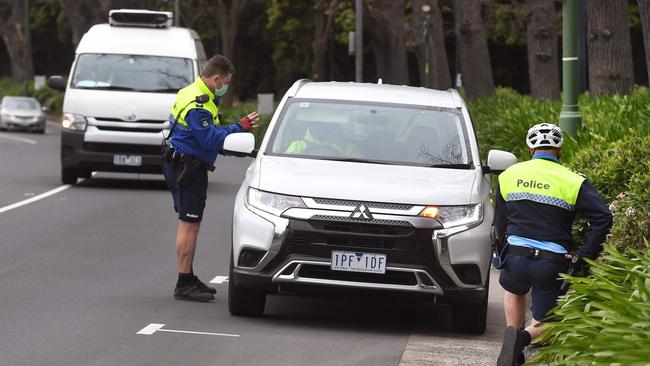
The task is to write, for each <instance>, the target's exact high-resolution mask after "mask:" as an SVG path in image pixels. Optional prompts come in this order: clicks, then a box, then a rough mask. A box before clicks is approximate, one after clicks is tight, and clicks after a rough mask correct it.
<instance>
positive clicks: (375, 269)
mask: <svg viewBox="0 0 650 366" xmlns="http://www.w3.org/2000/svg"><path fill="white" fill-rule="evenodd" d="M330 268H331V269H332V270H333V271H347V272H364V273H381V274H383V273H386V254H377V253H362V252H344V251H338V250H335V251H332V264H331V266H330Z"/></svg>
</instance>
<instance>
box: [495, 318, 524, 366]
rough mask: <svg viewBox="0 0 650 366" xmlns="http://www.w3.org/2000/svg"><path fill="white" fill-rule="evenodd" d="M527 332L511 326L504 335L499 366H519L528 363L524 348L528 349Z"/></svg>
mask: <svg viewBox="0 0 650 366" xmlns="http://www.w3.org/2000/svg"><path fill="white" fill-rule="evenodd" d="M525 332H526V331H525V330H521V329H517V328H516V327H513V326H509V327H507V328H506V331H505V333H504V334H503V345H502V346H501V353H499V359H498V360H497V366H519V365H523V364H524V362H525V361H526V359H525V357H524V347H526V344H525V343H526V340H525V339H526V335H525V334H524V333H525Z"/></svg>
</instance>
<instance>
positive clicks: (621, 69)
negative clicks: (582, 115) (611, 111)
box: [587, 0, 634, 95]
mask: <svg viewBox="0 0 650 366" xmlns="http://www.w3.org/2000/svg"><path fill="white" fill-rule="evenodd" d="M628 18H629V14H628V1H627V0H589V1H587V52H588V55H589V93H591V94H592V95H613V94H626V93H629V92H630V91H632V86H633V82H634V80H633V78H634V76H633V69H632V43H631V40H630V25H629V19H628Z"/></svg>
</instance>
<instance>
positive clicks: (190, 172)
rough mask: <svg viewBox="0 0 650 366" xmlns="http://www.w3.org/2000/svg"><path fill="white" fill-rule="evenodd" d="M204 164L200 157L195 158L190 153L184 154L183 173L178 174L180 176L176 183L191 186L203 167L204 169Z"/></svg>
mask: <svg viewBox="0 0 650 366" xmlns="http://www.w3.org/2000/svg"><path fill="white" fill-rule="evenodd" d="M203 165H204V164H203V162H202V161H201V160H200V159H197V158H194V157H192V156H189V155H184V156H183V167H182V169H181V173H180V174H179V175H178V178H177V179H176V183H178V184H179V185H180V186H181V187H187V186H189V185H190V184H191V183H192V181H193V180H194V177H196V174H197V173H198V172H199V171H201V170H202V169H204V168H203Z"/></svg>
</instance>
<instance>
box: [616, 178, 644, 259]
mask: <svg viewBox="0 0 650 366" xmlns="http://www.w3.org/2000/svg"><path fill="white" fill-rule="evenodd" d="M648 197H650V175H648V173H647V171H645V172H639V173H636V174H635V175H633V176H632V177H631V178H630V182H629V184H628V187H627V190H626V192H625V193H623V194H621V195H620V196H619V197H618V198H617V199H616V200H614V202H613V203H612V204H611V205H610V209H611V210H612V214H614V225H613V226H612V234H611V236H610V238H609V240H608V243H610V244H612V245H614V246H616V247H618V248H634V249H637V250H642V249H644V248H646V246H647V245H646V240H648V238H650V207H649V206H648Z"/></svg>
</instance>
